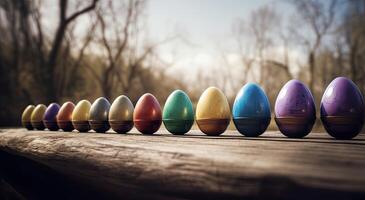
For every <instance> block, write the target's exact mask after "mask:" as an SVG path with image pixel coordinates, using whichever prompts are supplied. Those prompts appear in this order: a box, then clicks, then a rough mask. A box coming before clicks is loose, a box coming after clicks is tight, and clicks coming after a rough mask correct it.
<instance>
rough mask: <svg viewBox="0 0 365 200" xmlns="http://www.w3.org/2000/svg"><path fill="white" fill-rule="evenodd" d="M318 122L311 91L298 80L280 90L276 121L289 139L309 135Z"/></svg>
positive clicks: (290, 82)
mask: <svg viewBox="0 0 365 200" xmlns="http://www.w3.org/2000/svg"><path fill="white" fill-rule="evenodd" d="M315 120H316V108H315V104H314V99H313V96H312V94H311V92H310V91H309V89H308V88H307V87H306V86H305V85H304V84H303V83H302V82H300V81H298V80H290V81H289V82H287V83H286V84H285V85H284V87H283V88H282V89H281V90H280V93H279V95H278V97H277V99H276V102H275V121H276V124H277V125H278V128H279V130H280V131H281V132H282V133H283V134H284V135H285V136H287V137H290V138H302V137H304V136H306V135H308V134H309V133H310V132H311V130H312V128H313V125H314V122H315Z"/></svg>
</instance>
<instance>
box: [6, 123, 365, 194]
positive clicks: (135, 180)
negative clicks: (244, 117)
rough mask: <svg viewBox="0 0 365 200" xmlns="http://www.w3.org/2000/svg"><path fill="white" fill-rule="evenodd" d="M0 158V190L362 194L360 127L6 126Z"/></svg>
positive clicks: (364, 150) (363, 139)
mask: <svg viewBox="0 0 365 200" xmlns="http://www.w3.org/2000/svg"><path fill="white" fill-rule="evenodd" d="M0 160H1V168H0V169H1V174H0V177H1V184H0V192H1V193H2V194H3V196H4V195H10V196H11V195H13V196H14V195H15V196H16V197H17V198H22V197H25V198H30V199H32V198H33V199H42V198H43V199H49V198H50V197H52V198H59V199H66V198H68V199H70V198H72V199H74V198H77V199H79V198H90V197H92V198H128V199H147V198H148V199H242V198H246V199H267V198H276V199H293V198H295V199H365V135H364V134H362V135H359V136H358V137H357V138H355V139H353V140H347V141H346V140H334V139H331V138H330V137H329V136H328V135H327V134H326V133H311V134H310V135H309V136H307V137H306V138H304V139H289V138H286V137H284V136H283V135H281V134H280V133H279V132H266V133H265V134H264V135H262V136H260V137H257V138H248V137H244V136H241V135H240V134H238V132H236V131H227V132H226V133H224V134H223V135H221V136H219V137H209V136H205V135H203V134H202V133H201V132H199V131H190V132H189V134H187V135H185V136H174V135H171V134H169V133H167V132H166V131H163V130H162V131H160V132H158V133H157V134H154V135H152V136H146V135H141V134H139V133H137V131H136V130H134V129H133V130H132V133H130V134H126V135H121V134H113V133H112V132H110V134H97V133H77V132H72V133H66V132H61V131H60V132H50V131H26V130H25V129H2V130H1V132H0ZM0 198H1V196H0Z"/></svg>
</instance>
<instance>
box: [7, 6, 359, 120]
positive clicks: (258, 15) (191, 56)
mask: <svg viewBox="0 0 365 200" xmlns="http://www.w3.org/2000/svg"><path fill="white" fill-rule="evenodd" d="M364 64H365V0H337V1H336V0H328V1H327V0H258V1H242V0H226V1H221V0H195V1H193V0H117V1H112V0H99V1H98V0H88V1H86V0H82V1H81V0H73V1H67V0H1V1H0V93H1V97H0V110H1V111H0V126H18V125H20V117H21V113H22V111H23V109H24V108H25V107H26V106H27V105H28V104H38V103H43V104H46V105H47V104H49V103H51V102H58V103H60V104H62V103H63V102H65V101H72V102H74V103H77V102H78V101H79V100H81V99H88V100H89V101H91V102H92V101H94V100H95V99H96V98H97V97H99V96H105V97H106V98H108V99H109V100H110V101H113V100H114V98H115V97H117V96H119V95H121V94H125V95H127V96H129V97H130V98H131V100H132V101H133V102H134V103H135V102H136V101H137V100H138V98H139V97H140V96H141V95H142V94H143V93H146V92H150V93H152V94H154V95H155V96H156V97H157V98H158V99H159V101H160V103H161V105H162V106H163V104H164V102H165V100H166V98H167V96H168V95H169V94H170V93H171V92H172V91H173V90H174V89H182V90H185V91H186V92H187V93H188V94H189V96H190V98H191V99H192V101H193V102H194V103H195V104H196V103H197V101H198V99H199V96H200V95H201V93H202V92H203V91H204V90H205V89H206V88H207V87H209V86H216V87H219V88H220V89H221V90H222V91H223V92H224V93H225V94H226V96H227V98H228V99H229V102H230V104H231V105H232V103H233V101H234V98H235V95H236V93H237V92H238V90H239V89H240V88H241V87H242V86H243V85H244V84H245V83H246V82H249V81H253V82H257V83H259V84H260V85H261V86H262V88H263V89H264V90H265V91H266V93H267V95H268V97H269V99H270V103H271V107H272V110H273V106H274V103H275V99H276V96H277V94H278V93H279V90H280V89H281V87H282V86H283V85H284V84H285V83H286V82H287V81H288V80H290V79H293V78H295V79H300V80H301V81H303V82H304V83H305V84H306V85H307V86H308V87H309V88H310V89H311V91H312V93H313V95H314V97H315V100H316V105H317V110H318V108H319V102H320V99H321V96H322V94H323V92H324V90H325V88H326V86H327V85H328V84H329V82H330V81H331V80H333V79H334V78H335V77H337V76H346V77H348V78H350V79H352V80H353V81H354V82H355V83H356V84H357V85H358V86H359V88H360V89H361V91H362V92H363V93H364V91H365V66H364Z"/></svg>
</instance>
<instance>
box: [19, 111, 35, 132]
mask: <svg viewBox="0 0 365 200" xmlns="http://www.w3.org/2000/svg"><path fill="white" fill-rule="evenodd" d="M34 108H35V107H34V105H29V106H27V107H26V108H25V109H24V111H23V114H22V125H23V126H24V128H26V129H28V130H33V126H32V123H31V122H30V118H31V116H32V112H33V110H34Z"/></svg>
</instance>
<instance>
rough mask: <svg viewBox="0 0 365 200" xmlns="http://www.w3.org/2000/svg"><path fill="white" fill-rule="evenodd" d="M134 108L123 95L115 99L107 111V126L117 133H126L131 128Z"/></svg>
mask: <svg viewBox="0 0 365 200" xmlns="http://www.w3.org/2000/svg"><path fill="white" fill-rule="evenodd" d="M133 112H134V106H133V103H132V102H131V100H130V99H129V98H128V97H127V96H124V95H121V96H119V97H117V98H116V99H115V100H114V101H113V103H112V105H111V107H110V111H109V124H110V126H111V128H112V129H113V130H114V131H115V132H117V133H127V132H128V131H130V130H131V129H132V128H133Z"/></svg>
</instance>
